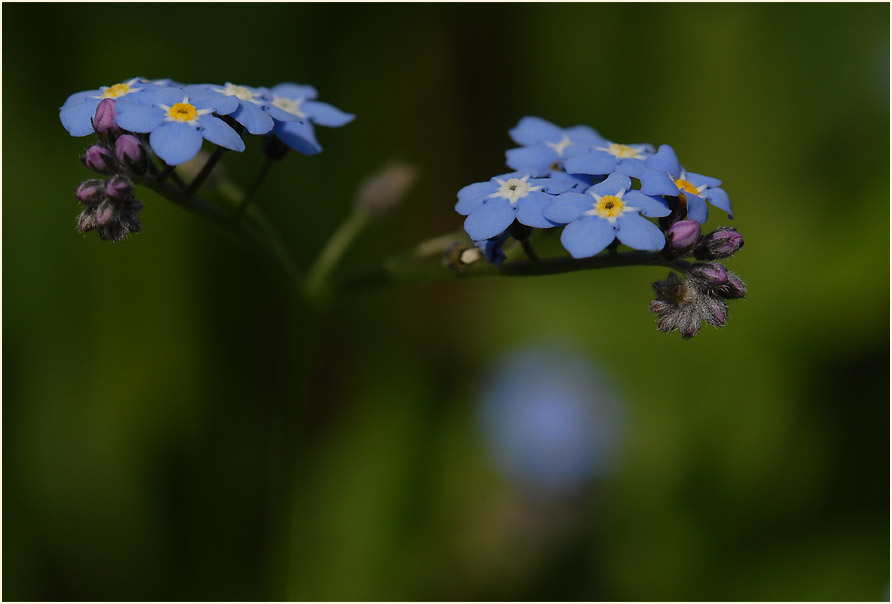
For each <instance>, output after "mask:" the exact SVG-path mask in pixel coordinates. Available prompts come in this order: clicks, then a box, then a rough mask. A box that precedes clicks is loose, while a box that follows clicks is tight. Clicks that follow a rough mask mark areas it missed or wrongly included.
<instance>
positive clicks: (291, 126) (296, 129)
mask: <svg viewBox="0 0 892 604" xmlns="http://www.w3.org/2000/svg"><path fill="white" fill-rule="evenodd" d="M273 133H274V134H275V135H276V136H278V137H279V140H281V141H282V142H283V143H285V144H286V145H288V146H289V147H291V148H292V149H294V150H295V151H298V152H300V153H303V154H304V155H316V154H317V153H319V152H321V151H322V146H321V145H320V144H319V143H318V142H316V133H315V132H314V131H313V125H312V124H311V123H310V122H309V121H303V120H302V121H297V122H277V123H276V127H275V128H274V129H273Z"/></svg>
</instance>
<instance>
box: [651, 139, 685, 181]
mask: <svg viewBox="0 0 892 604" xmlns="http://www.w3.org/2000/svg"><path fill="white" fill-rule="evenodd" d="M644 165H645V166H647V167H648V168H650V169H651V170H660V171H662V172H668V173H669V175H670V176H672V178H678V177H679V176H680V175H681V165H680V164H679V163H678V157H677V156H676V155H675V149H673V148H672V147H670V146H669V145H660V150H659V151H657V153H656V155H651V156H650V157H648V158H647V159H646V160H644Z"/></svg>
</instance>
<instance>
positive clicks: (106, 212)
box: [96, 199, 115, 226]
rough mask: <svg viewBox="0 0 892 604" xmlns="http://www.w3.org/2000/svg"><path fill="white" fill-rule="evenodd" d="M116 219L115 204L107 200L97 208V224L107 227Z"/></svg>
mask: <svg viewBox="0 0 892 604" xmlns="http://www.w3.org/2000/svg"><path fill="white" fill-rule="evenodd" d="M114 217H115V204H114V203H113V202H112V201H111V200H110V199H106V200H105V201H103V202H102V203H100V204H99V206H98V207H97V208H96V224H97V225H99V226H105V225H107V224H108V223H109V222H111V221H112V219H113V218H114Z"/></svg>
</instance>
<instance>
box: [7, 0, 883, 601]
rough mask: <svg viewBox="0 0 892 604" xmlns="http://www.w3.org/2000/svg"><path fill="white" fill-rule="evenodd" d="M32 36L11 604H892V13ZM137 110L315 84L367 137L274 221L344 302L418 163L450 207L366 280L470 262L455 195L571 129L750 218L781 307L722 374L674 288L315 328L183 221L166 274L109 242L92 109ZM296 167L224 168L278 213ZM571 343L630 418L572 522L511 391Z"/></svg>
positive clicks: (441, 303)
mask: <svg viewBox="0 0 892 604" xmlns="http://www.w3.org/2000/svg"><path fill="white" fill-rule="evenodd" d="M2 17H3V19H2V22H3V65H2V66H3V72H2V75H3V92H4V94H3V108H2V111H3V176H4V178H3V185H2V186H3V189H2V192H3V202H4V203H3V248H2V249H3V353H4V354H3V554H4V555H3V580H4V581H3V597H4V599H6V600H80V599H87V600H167V599H174V600H190V599H200V600H253V599H264V600H266V599H290V600H369V599H371V600H407V599H408V600H468V599H473V600H481V599H510V600H537V599H540V600H541V599H562V600H881V599H884V598H887V597H888V596H887V594H888V585H889V534H890V533H889V528H890V527H889V503H890V500H889V406H888V401H889V389H888V383H889V316H890V307H889V277H888V276H889V197H890V186H889V183H890V180H889V134H888V133H889V126H890V124H889V54H890V48H889V29H888V23H889V6H888V5H886V4H814V5H811V4H794V5H770V4H750V5H739V4H730V5H729V4H720V5H709V4H689V5H674V4H660V5H648V4H634V5H623V4H517V5H511V4H498V5H484V4H480V5H474V4H470V5H469V4H459V5H412V4H399V5H342V4H307V5H305V4H268V5H265V4H250V5H248V4H176V5H174V4H156V5H151V4H121V5H116V4H105V3H102V4H92V5H78V4H4V5H3V9H2ZM136 75H142V76H146V77H150V78H168V77H169V78H173V79H175V80H179V81H184V82H221V83H222V82H226V81H231V82H236V83H243V84H248V85H273V84H276V83H278V82H281V81H295V82H298V83H308V84H313V85H315V86H316V87H317V88H318V89H319V91H320V99H321V100H324V101H327V102H330V103H333V104H335V105H336V106H338V107H340V108H341V109H344V110H346V111H350V112H353V113H355V114H356V115H357V119H356V121H355V122H354V123H352V124H350V125H348V126H345V127H343V128H339V129H324V128H319V129H318V130H317V134H318V136H319V139H320V142H321V143H322V145H323V146H324V147H325V151H324V152H323V153H322V154H321V155H318V156H315V157H299V156H297V155H294V156H291V157H288V158H287V159H286V160H284V161H283V162H282V163H281V164H280V165H278V166H277V167H276V168H275V169H274V170H273V172H272V173H271V175H270V178H269V179H268V180H267V181H266V182H265V184H264V186H263V188H262V189H261V191H260V193H259V195H258V203H259V205H261V206H262V207H263V208H264V209H265V210H266V211H267V212H268V213H269V214H270V215H271V216H272V217H273V218H274V220H275V221H276V223H277V224H278V225H280V227H281V228H282V230H283V231H284V232H285V233H286V236H287V241H288V245H289V246H290V248H291V249H292V251H293V252H294V254H295V256H296V257H297V258H299V259H300V262H302V263H303V264H304V266H306V265H307V264H309V262H310V261H311V259H312V258H313V255H314V253H315V252H316V251H318V249H319V248H320V247H321V246H322V245H323V243H324V242H325V240H326V238H327V236H328V233H330V232H331V231H332V230H333V229H334V228H335V227H336V225H337V224H339V222H340V221H341V220H342V219H343V218H344V217H345V216H346V215H347V213H348V212H349V208H350V204H351V197H352V193H353V191H354V189H355V187H356V185H357V184H358V183H359V182H360V181H361V180H362V179H363V178H364V177H365V176H366V175H367V174H369V173H370V172H371V171H373V170H374V169H376V168H377V167H378V166H379V165H381V164H382V163H384V162H385V161H386V160H388V159H390V158H394V157H397V158H402V159H404V160H407V161H409V162H411V163H413V164H414V165H415V166H417V168H418V169H419V171H420V178H419V181H418V183H417V185H416V186H415V187H414V189H413V190H412V191H411V193H410V194H409V195H408V197H407V199H406V200H405V202H404V203H403V204H402V205H401V206H400V207H399V208H397V209H396V210H394V211H393V212H391V213H390V214H389V215H387V216H386V217H384V218H382V219H381V220H380V222H378V223H376V224H374V225H372V227H371V228H370V229H369V230H368V231H367V232H366V233H364V235H363V236H362V238H361V239H360V240H359V241H358V242H357V244H356V247H355V248H354V249H353V250H352V252H351V254H350V256H349V257H348V258H347V260H346V262H345V264H344V267H343V270H344V271H345V272H347V271H354V270H356V271H358V270H361V269H363V268H364V267H369V266H373V265H374V263H375V262H376V261H377V260H378V259H380V258H383V257H385V256H388V255H390V254H395V253H399V252H401V251H403V250H405V249H407V248H409V247H411V246H413V245H415V244H416V243H418V242H420V241H422V240H425V239H428V238H431V237H435V236H437V235H440V234H442V233H444V232H449V231H454V230H456V229H459V228H460V226H461V223H462V218H461V217H460V216H458V215H457V214H455V213H454V211H453V204H454V201H455V192H456V191H457V190H458V189H459V188H460V187H462V186H464V185H466V184H469V183H472V182H478V181H481V180H486V179H488V178H489V177H491V176H493V175H495V174H500V173H502V172H505V171H506V168H505V166H504V151H505V150H506V149H508V148H509V147H511V146H513V145H512V143H511V142H510V140H509V138H508V136H507V131H508V129H509V128H511V127H512V126H513V125H514V124H515V123H516V122H517V121H518V119H519V118H521V117H523V116H524V115H537V116H541V117H544V118H546V119H548V120H551V121H553V122H555V123H557V124H559V125H562V126H570V125H575V124H587V125H590V126H592V127H594V128H596V129H597V130H599V131H600V132H601V133H602V134H603V135H604V136H606V137H608V138H611V139H614V140H619V141H622V142H651V143H654V144H661V143H669V144H672V145H673V146H674V147H675V149H676V150H677V152H678V154H679V157H680V158H681V160H682V163H683V164H684V165H685V166H686V167H688V168H689V169H691V170H693V171H695V172H698V173H702V174H708V175H712V176H716V177H719V178H721V179H723V180H724V182H725V188H726V190H727V191H728V192H729V193H730V195H731V199H732V202H733V204H734V207H735V212H736V219H735V220H734V221H733V224H734V225H735V226H737V227H738V228H739V229H740V230H741V231H742V233H743V234H744V237H745V239H746V242H747V243H746V247H745V248H744V249H743V250H742V251H741V252H740V253H739V254H738V255H736V256H735V257H734V258H732V259H731V260H730V261H729V262H728V266H729V268H731V270H733V271H735V272H736V273H738V274H740V275H741V276H742V277H743V278H744V279H745V280H746V281H747V283H748V285H749V292H750V293H749V296H748V297H747V299H746V300H744V301H740V302H735V303H732V308H731V319H730V322H729V324H728V325H727V327H726V328H724V329H722V330H720V331H719V330H714V329H712V328H708V327H707V328H705V330H704V331H703V332H702V333H701V334H700V335H699V336H698V337H697V338H695V339H694V340H691V341H682V340H681V339H680V338H679V337H678V335H677V334H662V333H658V332H657V331H656V329H655V319H654V316H653V315H652V314H651V313H649V312H648V310H647V304H648V302H649V300H650V299H651V297H652V296H651V290H650V286H649V283H650V282H651V281H654V280H657V279H660V278H663V277H665V272H666V271H665V270H664V269H658V268H653V267H635V268H627V269H616V270H606V271H592V272H584V273H573V274H568V275H561V276H553V277H541V278H531V279H498V278H496V279H488V280H479V281H459V282H448V283H439V284H429V285H417V286H407V287H403V288H400V289H389V290H376V291H373V292H368V293H360V294H357V295H354V296H351V297H348V298H345V299H341V300H338V301H336V302H335V303H333V305H332V306H331V307H330V308H329V309H328V310H327V312H325V313H324V314H322V315H314V314H311V313H306V312H304V311H305V309H301V308H300V307H299V306H297V305H295V304H294V303H293V301H291V300H290V299H289V298H288V296H287V295H286V294H285V293H284V291H283V288H282V287H281V286H280V284H279V283H278V282H277V280H276V275H275V274H274V273H272V272H270V271H267V270H265V268H264V265H263V259H262V258H260V257H259V256H256V255H254V254H253V253H252V252H251V251H250V250H249V249H247V248H246V247H245V246H244V245H242V244H241V243H240V242H239V241H237V240H235V239H234V238H232V237H231V236H230V235H229V234H228V233H226V232H224V231H222V230H221V229H219V228H217V227H215V226H213V225H210V224H208V223H206V222H203V221H202V220H201V219H199V218H197V217H196V216H193V215H191V214H188V213H186V212H184V211H182V210H181V209H179V208H178V207H175V206H172V205H171V204H170V203H168V202H166V201H164V200H162V199H160V198H158V197H157V196H156V195H154V194H152V193H151V192H148V191H144V192H143V194H142V195H141V197H142V199H143V200H144V202H145V206H146V207H145V209H144V210H143V212H142V214H141V217H142V220H143V232H142V233H141V234H139V235H137V236H134V237H131V238H130V239H129V240H127V241H125V242H123V243H121V244H117V245H113V244H104V243H101V242H99V241H98V239H97V237H96V236H95V233H91V234H89V235H88V236H86V237H84V236H81V235H80V234H78V233H77V232H76V231H75V229H74V220H75V217H76V215H77V212H78V204H77V202H76V201H75V199H74V197H73V195H72V192H73V190H74V188H75V186H76V185H77V184H78V183H79V182H80V181H81V180H83V179H84V178H87V177H88V176H89V175H88V172H87V171H86V170H85V169H84V168H83V167H82V166H81V165H80V164H79V162H78V160H77V158H78V155H79V154H80V153H81V152H82V151H83V149H84V148H85V147H86V145H87V144H88V142H87V139H74V138H71V137H69V136H68V135H67V133H66V132H65V131H64V129H63V128H62V127H61V125H60V123H59V122H58V113H57V109H58V107H59V106H60V105H61V104H62V102H63V101H64V100H65V98H66V97H67V96H68V95H69V94H71V93H73V92H76V91H80V90H87V89H93V88H97V87H99V86H101V85H111V84H113V83H116V82H118V81H121V80H124V79H127V78H131V77H134V76H136ZM260 163H261V154H260V150H259V148H258V144H257V141H249V143H248V149H247V151H246V152H245V153H243V154H241V155H236V154H230V155H228V156H227V157H225V160H224V165H225V167H226V169H227V171H228V174H229V175H230V177H231V178H232V179H233V180H235V181H237V182H241V183H243V184H245V183H246V182H247V181H248V179H249V178H250V176H251V175H252V174H253V173H254V171H255V170H256V169H257V168H258V167H259V165H260ZM720 214H721V213H720V212H719V211H713V212H712V214H711V218H710V222H709V225H710V226H716V225H719V224H728V223H729V222H728V220H727V217H723V216H720ZM541 342H548V346H554V345H557V346H559V347H561V346H562V347H564V348H562V350H572V351H574V352H573V354H575V355H577V356H578V358H579V359H581V360H580V361H579V362H580V363H583V364H586V363H587V364H588V365H587V366H589V367H592V368H593V369H592V371H593V372H597V375H599V376H600V377H599V378H598V380H599V381H597V382H596V383H597V384H602V385H603V388H605V389H609V393H610V394H609V396H610V397H612V399H611V400H615V401H616V402H617V404H618V405H619V406H620V407H621V410H622V417H623V421H622V422H620V423H618V424H616V426H617V427H616V431H615V433H611V437H610V445H609V448H610V449H611V454H610V456H609V463H608V462H606V461H605V462H604V463H601V464H600V465H599V470H598V471H597V472H589V473H586V472H582V473H581V474H580V478H579V480H578V481H577V482H576V483H575V485H574V486H573V488H569V489H564V490H561V491H560V492H557V493H556V492H554V491H553V490H549V489H545V488H539V487H541V484H540V485H538V486H537V484H536V483H535V480H533V483H532V484H531V483H529V482H527V483H525V484H523V485H520V484H518V482H517V481H516V480H514V479H513V478H512V476H511V475H509V474H506V473H505V472H504V471H501V470H503V469H504V468H503V466H501V465H500V464H499V463H497V461H496V459H495V458H494V453H493V451H494V447H497V446H498V443H495V444H494V443H493V442H491V439H492V437H493V436H492V432H491V431H487V429H483V428H482V427H481V421H480V417H481V415H480V408H481V407H480V406H479V405H480V404H481V403H480V400H479V399H480V397H481V396H484V395H485V393H486V392H487V388H488V387H490V386H487V384H488V383H489V382H487V380H488V379H492V378H491V376H492V373H491V372H492V371H494V369H493V367H498V366H499V365H498V363H500V362H505V361H504V359H505V358H511V357H510V355H511V354H514V352H513V351H516V350H517V349H518V348H520V349H529V347H533V348H534V349H535V347H536V346H539V343H541ZM555 342H558V344H555ZM546 349H547V347H546ZM568 354H569V353H568ZM506 355H509V356H508V357H506ZM488 376H489V377H488ZM598 387H600V386H598ZM605 391H606V390H605ZM590 395H591V398H590V399H586V400H589V401H599V400H601V397H603V396H606V395H604V393H598V392H595V393H590ZM546 416H547V413H546ZM512 417H513V416H512V415H511V414H510V413H509V414H507V415H506V416H505V421H510V420H511V419H512ZM531 425H532V427H528V429H530V430H533V431H535V429H536V425H537V423H536V421H533V422H532V424H531ZM561 425H563V426H564V428H561ZM574 425H577V424H576V423H574V422H564V423H563V424H561V423H560V422H557V423H555V424H554V425H553V426H552V428H554V430H555V431H556V432H552V433H550V434H551V435H552V437H555V438H557V439H558V440H560V439H561V436H560V434H561V433H560V430H561V429H569V427H572V426H574ZM606 425H610V426H612V425H613V424H606ZM555 426H556V427H555ZM544 438H546V439H547V438H548V436H547V435H546V437H544ZM591 438H592V439H598V438H604V430H602V429H598V430H593V431H592V436H591ZM488 439H490V440H488ZM574 442H575V441H574ZM599 447H600V446H599ZM515 448H516V447H515ZM546 448H547V445H546ZM522 449H523V448H522V447H521V450H522ZM597 449H598V450H601V449H600V448H597Z"/></svg>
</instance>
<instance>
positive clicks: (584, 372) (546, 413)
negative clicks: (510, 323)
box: [477, 344, 625, 496]
mask: <svg viewBox="0 0 892 604" xmlns="http://www.w3.org/2000/svg"><path fill="white" fill-rule="evenodd" d="M487 377H488V380H487V381H486V383H485V384H484V386H483V388H482V389H481V393H480V396H479V398H478V407H477V412H478V413H477V417H478V421H479V424H480V428H481V431H482V434H483V437H484V442H485V443H486V445H487V448H488V449H489V452H490V454H491V457H492V461H493V463H494V465H495V467H496V469H497V470H498V471H499V472H500V473H501V474H503V475H504V476H505V478H507V479H508V480H510V481H511V482H512V483H513V484H514V485H515V486H516V487H518V488H519V489H522V490H524V491H526V493H525V494H526V495H531V496H532V495H551V496H555V495H558V496H559V495H563V494H567V493H570V492H572V491H574V490H577V489H579V488H580V487H582V486H584V485H585V484H586V483H587V482H589V481H590V480H592V479H595V478H597V477H600V476H604V475H605V474H606V473H608V472H609V471H610V470H611V469H612V468H613V467H614V465H615V462H616V458H617V454H618V449H619V447H618V445H619V443H620V440H621V437H622V433H623V427H624V424H625V417H624V416H625V414H624V409H623V407H622V403H621V401H620V399H618V398H617V397H616V395H615V394H614V393H613V392H612V389H611V388H610V387H609V385H608V384H607V383H605V380H604V378H603V377H602V376H601V375H600V372H599V371H598V368H597V367H595V366H594V365H593V364H592V362H591V361H590V360H589V359H587V358H586V357H584V356H583V355H581V354H580V353H579V352H578V351H576V350H574V349H573V348H572V347H569V346H566V345H554V344H550V345H537V346H532V347H529V348H522V349H519V350H516V351H514V352H512V353H511V354H509V355H507V356H505V357H503V358H502V359H501V360H500V361H499V362H497V364H496V365H495V366H494V367H493V368H492V369H491V370H490V372H489V374H488V376H487Z"/></svg>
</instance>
